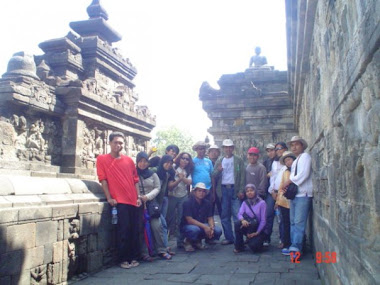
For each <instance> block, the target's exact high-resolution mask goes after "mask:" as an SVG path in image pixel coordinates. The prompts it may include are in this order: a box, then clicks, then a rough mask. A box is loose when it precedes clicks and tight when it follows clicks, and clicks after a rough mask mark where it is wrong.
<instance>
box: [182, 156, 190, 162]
mask: <svg viewBox="0 0 380 285" xmlns="http://www.w3.org/2000/svg"><path fill="white" fill-rule="evenodd" d="M181 159H183V160H187V161H190V158H188V157H181Z"/></svg>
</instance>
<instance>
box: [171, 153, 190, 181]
mask: <svg viewBox="0 0 380 285" xmlns="http://www.w3.org/2000/svg"><path fill="white" fill-rule="evenodd" d="M184 154H187V155H188V156H189V163H188V164H187V166H186V167H185V170H186V172H187V176H189V175H190V174H192V173H193V170H194V162H193V158H192V157H191V154H190V153H188V152H181V153H180V154H179V155H178V156H177V157H176V158H175V160H174V163H175V169H177V168H178V167H179V163H180V161H181V157H182V155H184Z"/></svg>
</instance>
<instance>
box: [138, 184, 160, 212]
mask: <svg viewBox="0 0 380 285" xmlns="http://www.w3.org/2000/svg"><path fill="white" fill-rule="evenodd" d="M140 184H141V188H142V192H143V194H144V195H145V190H144V184H143V183H142V177H140ZM145 206H146V209H147V211H148V215H149V217H150V218H151V219H157V218H159V217H160V215H161V209H160V205H159V204H158V203H157V201H156V199H153V200H150V201H146V202H145Z"/></svg>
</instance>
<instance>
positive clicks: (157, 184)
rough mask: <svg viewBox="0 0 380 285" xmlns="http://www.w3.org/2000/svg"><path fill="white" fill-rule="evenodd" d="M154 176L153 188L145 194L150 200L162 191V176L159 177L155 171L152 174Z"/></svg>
mask: <svg viewBox="0 0 380 285" xmlns="http://www.w3.org/2000/svg"><path fill="white" fill-rule="evenodd" d="M152 178H153V190H152V191H150V192H149V193H147V194H146V195H145V196H146V197H147V199H148V200H149V201H151V200H153V199H154V198H156V196H157V195H158V194H159V193H160V191H161V183H160V178H158V176H157V174H156V173H154V174H153V175H152Z"/></svg>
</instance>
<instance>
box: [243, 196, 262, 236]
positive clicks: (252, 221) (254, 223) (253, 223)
mask: <svg viewBox="0 0 380 285" xmlns="http://www.w3.org/2000/svg"><path fill="white" fill-rule="evenodd" d="M245 203H246V204H247V206H248V208H249V209H250V210H251V212H252V214H253V217H252V218H251V217H250V216H248V215H247V213H243V218H244V220H246V221H247V222H248V223H249V226H248V233H249V234H251V233H255V232H256V231H257V228H258V227H259V221H258V219H257V216H256V214H255V212H254V211H253V209H252V207H251V205H250V204H249V202H248V201H247V200H246V201H245Z"/></svg>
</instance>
